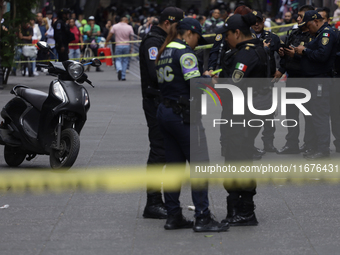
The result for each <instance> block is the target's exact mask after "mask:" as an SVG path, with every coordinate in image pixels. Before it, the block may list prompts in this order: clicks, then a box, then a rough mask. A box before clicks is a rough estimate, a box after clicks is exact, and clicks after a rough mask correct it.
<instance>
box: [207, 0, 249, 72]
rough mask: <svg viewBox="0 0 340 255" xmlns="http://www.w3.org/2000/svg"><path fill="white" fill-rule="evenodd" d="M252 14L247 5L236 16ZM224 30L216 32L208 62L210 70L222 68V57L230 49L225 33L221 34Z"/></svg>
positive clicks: (238, 10) (237, 11) (241, 7)
mask: <svg viewBox="0 0 340 255" xmlns="http://www.w3.org/2000/svg"><path fill="white" fill-rule="evenodd" d="M249 12H251V9H250V8H249V7H247V6H245V5H241V6H239V7H237V8H236V9H235V12H234V14H241V15H244V14H247V13H249ZM221 31H223V28H220V29H218V30H217V31H216V37H215V41H214V45H213V47H212V48H211V50H210V52H209V61H208V70H209V71H210V70H217V69H219V68H220V67H221V57H222V56H223V55H224V53H225V52H226V51H228V50H229V49H230V48H229V46H228V44H227V43H226V42H225V33H221Z"/></svg>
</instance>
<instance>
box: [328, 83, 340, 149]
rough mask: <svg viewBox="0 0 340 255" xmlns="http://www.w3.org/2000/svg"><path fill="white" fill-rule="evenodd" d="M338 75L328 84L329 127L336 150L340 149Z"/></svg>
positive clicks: (339, 91)
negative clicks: (329, 92)
mask: <svg viewBox="0 0 340 255" xmlns="http://www.w3.org/2000/svg"><path fill="white" fill-rule="evenodd" d="M339 81H340V77H336V78H335V79H333V80H332V84H331V85H330V86H331V87H330V91H331V94H330V100H331V102H330V104H331V127H332V134H333V136H334V138H335V140H334V142H333V143H334V145H335V148H336V151H338V152H339V151H340V84H339V83H338V82H339Z"/></svg>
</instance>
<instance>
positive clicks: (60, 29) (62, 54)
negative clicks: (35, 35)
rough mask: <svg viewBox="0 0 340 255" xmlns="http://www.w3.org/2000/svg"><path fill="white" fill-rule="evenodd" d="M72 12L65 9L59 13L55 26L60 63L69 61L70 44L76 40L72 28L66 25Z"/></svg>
mask: <svg viewBox="0 0 340 255" xmlns="http://www.w3.org/2000/svg"><path fill="white" fill-rule="evenodd" d="M69 13H70V10H69V9H66V8H63V9H61V10H60V11H59V12H58V20H57V21H56V22H55V23H54V24H53V29H54V39H55V43H56V49H57V52H58V57H59V61H65V60H68V44H69V43H70V42H71V41H73V40H74V35H73V34H72V33H71V32H70V27H69V26H68V25H67V24H66V21H67V20H68V19H69Z"/></svg>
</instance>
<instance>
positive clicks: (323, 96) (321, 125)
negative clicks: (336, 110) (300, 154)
mask: <svg viewBox="0 0 340 255" xmlns="http://www.w3.org/2000/svg"><path fill="white" fill-rule="evenodd" d="M330 86H331V79H330V78H329V77H322V78H319V77H313V78H311V79H309V80H308V84H306V88H307V89H308V90H309V91H310V93H311V99H310V100H309V102H307V103H306V104H305V106H306V108H307V110H308V111H309V112H310V113H311V114H312V115H311V116H306V118H305V119H306V124H305V125H306V133H307V134H308V135H307V134H306V136H305V138H306V146H307V148H313V149H316V150H317V151H318V152H323V153H329V145H330V124H329V120H330Z"/></svg>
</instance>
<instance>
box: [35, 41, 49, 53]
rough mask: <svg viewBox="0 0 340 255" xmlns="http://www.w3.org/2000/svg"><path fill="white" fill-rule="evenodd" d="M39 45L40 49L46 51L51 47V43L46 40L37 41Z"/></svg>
mask: <svg viewBox="0 0 340 255" xmlns="http://www.w3.org/2000/svg"><path fill="white" fill-rule="evenodd" d="M37 46H38V47H39V49H41V50H45V51H46V50H50V49H51V47H50V45H48V44H47V42H44V41H39V42H37Z"/></svg>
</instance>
